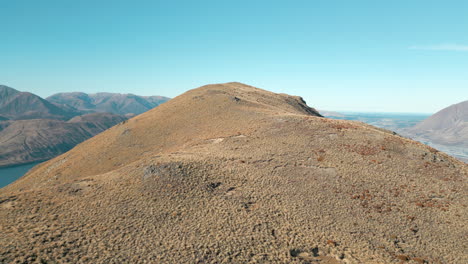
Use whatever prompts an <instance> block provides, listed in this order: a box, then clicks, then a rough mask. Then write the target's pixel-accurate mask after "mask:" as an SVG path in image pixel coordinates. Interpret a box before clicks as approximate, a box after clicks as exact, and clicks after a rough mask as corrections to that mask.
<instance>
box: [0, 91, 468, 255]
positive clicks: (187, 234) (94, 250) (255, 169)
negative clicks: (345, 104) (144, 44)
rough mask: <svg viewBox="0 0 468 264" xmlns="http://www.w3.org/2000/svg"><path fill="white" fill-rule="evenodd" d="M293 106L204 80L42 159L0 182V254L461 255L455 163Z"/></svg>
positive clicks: (462, 198) (461, 181)
mask: <svg viewBox="0 0 468 264" xmlns="http://www.w3.org/2000/svg"><path fill="white" fill-rule="evenodd" d="M233 98H238V99H239V100H236V99H233ZM301 104H304V103H303V102H302V101H301V100H300V98H298V97H293V96H288V95H280V94H273V93H270V92H267V91H264V90H260V89H257V88H254V87H250V86H247V85H243V84H239V83H228V84H220V85H209V86H205V87H201V88H199V89H195V90H192V91H189V92H187V93H186V94H184V95H181V96H179V97H177V98H175V99H173V100H171V101H170V102H168V103H165V104H163V105H161V106H159V107H158V108H156V109H154V110H151V111H150V112H148V113H145V114H143V115H140V116H138V117H135V118H133V119H131V120H129V121H128V122H126V123H121V124H119V125H117V126H115V127H113V128H111V129H109V130H108V131H106V132H104V133H102V134H100V135H98V136H96V137H94V138H92V139H90V140H88V141H86V142H84V143H83V144H80V145H79V146H77V147H76V148H74V149H73V150H71V151H69V152H67V153H65V154H63V155H61V156H59V157H57V158H56V159H53V160H51V161H49V162H46V163H44V164H41V165H40V166H38V167H36V168H35V169H34V170H33V171H32V172H31V173H30V174H29V175H27V176H25V177H23V178H22V179H20V180H19V181H18V182H16V183H14V184H12V185H9V186H8V187H7V188H4V189H1V190H0V227H1V228H2V230H1V231H2V234H3V235H2V236H0V244H1V245H2V247H0V261H3V262H6V263H15V262H28V261H29V262H31V261H33V260H34V261H43V262H48V261H49V262H52V261H55V262H93V263H112V262H116V263H142V262H145V261H146V262H149V263H223V262H224V263H249V262H256V263H315V262H316V263H398V262H401V261H407V262H409V263H410V261H412V262H415V263H418V262H419V263H423V262H429V263H433V262H435V263H437V262H440V263H464V262H466V254H465V248H464V245H465V244H466V243H465V242H466V238H465V235H464V234H465V233H466V232H465V231H466V230H465V229H464V227H463V226H464V219H463V215H466V207H465V205H466V203H467V195H466V189H467V188H466V187H467V185H466V176H467V165H466V164H464V163H462V162H459V161H457V160H455V159H454V158H451V157H449V156H447V155H445V154H443V153H440V152H437V151H436V150H434V149H431V148H429V147H427V146H425V145H422V144H420V143H417V142H414V141H411V140H408V139H405V138H402V137H399V136H397V135H394V134H393V133H391V132H389V131H385V130H382V129H377V128H374V127H371V126H369V125H365V124H362V123H358V122H350V121H341V120H330V119H326V118H322V117H320V116H318V115H315V114H314V113H313V111H312V112H310V111H308V110H305V109H304V107H303V106H301ZM306 109H309V108H306ZM442 245H443V246H442Z"/></svg>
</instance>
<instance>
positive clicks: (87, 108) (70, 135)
mask: <svg viewBox="0 0 468 264" xmlns="http://www.w3.org/2000/svg"><path fill="white" fill-rule="evenodd" d="M167 100H168V98H166V97H161V96H136V95H130V94H112V93H98V94H91V95H87V94H85V93H62V94H56V95H53V96H51V97H49V98H47V99H43V98H41V97H39V96H37V95H34V94H32V93H28V92H20V91H17V90H15V89H13V88H10V87H7V86H0V167H1V166H11V165H19V164H24V163H30V162H35V161H42V160H47V159H50V158H53V157H55V156H57V155H59V154H61V153H63V152H65V151H68V150H69V149H71V148H73V147H74V146H75V145H76V144H79V143H81V142H82V141H84V140H86V139H88V138H90V137H92V136H94V135H96V134H98V133H100V132H102V131H104V130H106V129H108V128H109V127H112V126H114V125H116V124H118V123H120V122H123V121H124V120H126V119H128V118H129V117H132V116H134V115H137V114H140V113H142V112H144V111H147V110H149V109H151V108H153V107H155V106H157V105H159V104H160V103H162V102H165V101H167Z"/></svg>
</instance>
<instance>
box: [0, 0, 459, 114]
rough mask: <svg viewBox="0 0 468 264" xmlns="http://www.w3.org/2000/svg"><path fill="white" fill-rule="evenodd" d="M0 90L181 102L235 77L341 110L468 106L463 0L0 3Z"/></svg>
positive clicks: (61, 0)
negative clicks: (205, 87)
mask: <svg viewBox="0 0 468 264" xmlns="http://www.w3.org/2000/svg"><path fill="white" fill-rule="evenodd" d="M0 19H1V22H0V34H1V35H0V36H1V38H0V84H5V85H8V86H11V87H13V88H16V89H18V90H22V91H30V92H33V93H36V94H38V95H40V96H43V97H46V96H49V95H52V94H54V93H57V92H67V91H68V92H69V91H83V92H89V93H93V92H103V91H105V92H120V93H134V94H139V95H165V96H169V97H174V96H177V95H179V94H181V93H183V92H184V91H186V90H189V89H192V88H195V87H198V86H201V85H204V84H208V83H218V82H229V81H239V82H244V83H247V84H250V85H253V86H257V87H260V88H264V89H267V90H271V91H274V92H283V93H288V94H294V95H300V96H302V97H303V98H304V99H305V100H306V101H307V103H308V104H309V105H310V106H313V107H316V108H318V109H326V110H339V111H345V110H346V111H378V112H425V113H431V112H435V111H437V110H439V109H441V108H444V107H446V106H448V105H451V104H454V103H458V102H460V101H463V100H467V99H468V1H466V0H459V1H456V0H453V1H452V0H444V1H442V0H437V1H435V0H434V1H432V0H392V1H375V0H368V1H361V0H353V1H351V0H342V1H338V0H324V1H318V0H315V1H314V0H307V1H294V0H290V1H274V0H268V1H256V0H248V1H244V0H236V1H227V0H213V1H203V0H197V1H195V0H193V1H177V0H166V1H157V0H153V1H151V0H148V1H138V0H133V1H130V0H128V1H118V0H107V1H106V0H99V1H98V0H79V1H72V0H55V1H53V0H41V1H37V0H10V1H8V0H0Z"/></svg>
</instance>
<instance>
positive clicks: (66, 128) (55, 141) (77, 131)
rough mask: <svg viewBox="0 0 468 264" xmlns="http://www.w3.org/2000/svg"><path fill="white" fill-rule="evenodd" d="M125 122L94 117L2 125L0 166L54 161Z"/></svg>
mask: <svg viewBox="0 0 468 264" xmlns="http://www.w3.org/2000/svg"><path fill="white" fill-rule="evenodd" d="M125 120H126V118H125V117H123V116H120V115H114V114H109V113H93V114H88V115H84V116H78V117H74V118H72V119H71V120H69V121H67V122H65V121H61V120H50V119H34V120H18V121H3V122H0V166H9V165H16V164H22V163H29V162H34V161H42V160H47V159H50V158H53V157H55V156H57V155H59V154H62V153H64V152H66V151H68V150H70V149H71V148H73V147H74V146H75V145H77V144H79V143H81V142H83V141H84V140H86V139H88V138H90V137H93V136H94V135H96V134H98V133H100V132H102V131H104V130H106V129H107V128H110V127H112V126H114V125H115V124H118V123H120V122H122V121H125Z"/></svg>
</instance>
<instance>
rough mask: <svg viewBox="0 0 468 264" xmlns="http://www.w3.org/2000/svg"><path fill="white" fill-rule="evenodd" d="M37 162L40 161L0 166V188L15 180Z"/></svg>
mask: <svg viewBox="0 0 468 264" xmlns="http://www.w3.org/2000/svg"><path fill="white" fill-rule="evenodd" d="M39 163H40V162H35V163H29V164H25V165H20V166H14V167H7V168H0V188H2V187H5V186H7V185H8V184H10V183H12V182H14V181H16V180H17V179H19V178H20V177H21V176H23V175H24V174H26V172H28V171H29V170H30V169H32V167H34V166H36V165H37V164H39Z"/></svg>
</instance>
